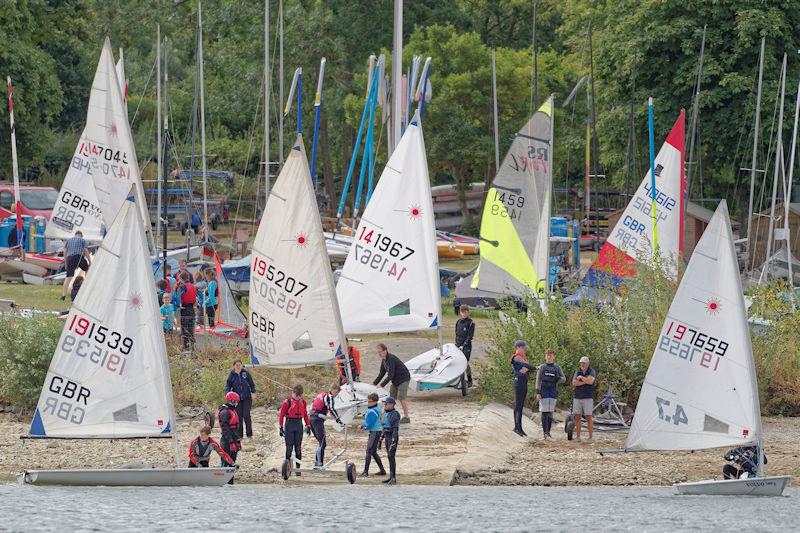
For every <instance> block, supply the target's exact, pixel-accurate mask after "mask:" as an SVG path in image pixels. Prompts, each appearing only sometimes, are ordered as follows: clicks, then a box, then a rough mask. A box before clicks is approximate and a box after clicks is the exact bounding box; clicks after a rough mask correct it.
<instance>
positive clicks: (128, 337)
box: [30, 202, 174, 438]
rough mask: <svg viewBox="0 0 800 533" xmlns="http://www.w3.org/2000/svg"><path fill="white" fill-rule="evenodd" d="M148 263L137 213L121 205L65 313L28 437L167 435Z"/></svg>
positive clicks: (163, 365) (165, 372) (161, 349)
mask: <svg viewBox="0 0 800 533" xmlns="http://www.w3.org/2000/svg"><path fill="white" fill-rule="evenodd" d="M149 263H150V259H149V256H148V254H147V243H146V241H145V234H144V231H143V227H142V221H141V218H140V216H139V213H138V210H137V208H136V206H135V205H134V204H133V202H126V203H125V205H123V206H122V208H121V209H120V212H119V215H118V217H117V219H116V220H115V221H114V223H113V224H112V225H111V227H110V228H109V231H108V235H107V236H106V238H105V239H104V240H103V243H102V245H101V246H100V249H99V250H98V251H97V253H96V254H95V256H94V260H93V261H92V268H91V269H90V271H89V273H88V275H87V276H86V281H85V282H84V284H83V286H82V287H81V290H80V292H79V293H78V296H77V298H76V299H75V302H74V303H73V305H72V308H71V309H70V312H69V314H68V315H67V319H66V322H65V324H64V330H63V331H62V332H61V338H60V339H59V341H58V348H57V349H56V352H55V354H53V359H52V361H51V362H50V368H49V370H48V372H47V377H46V378H45V382H44V387H43V389H42V394H41V396H40V397H39V403H38V404H37V406H36V412H35V414H34V417H33V422H32V424H31V428H30V435H31V436H37V437H72V438H125V437H159V436H171V428H173V427H174V420H173V416H174V407H173V401H172V384H171V383H170V374H169V365H168V363H167V348H166V345H165V343H164V333H163V330H162V326H161V319H160V312H159V306H158V303H157V302H156V288H155V284H154V283H153V276H152V273H151V267H150V264H149Z"/></svg>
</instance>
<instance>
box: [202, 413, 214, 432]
mask: <svg viewBox="0 0 800 533" xmlns="http://www.w3.org/2000/svg"><path fill="white" fill-rule="evenodd" d="M203 421H204V422H205V423H206V425H207V426H208V427H210V428H212V429H213V428H214V415H212V414H211V413H210V412H208V411H206V414H205V415H203Z"/></svg>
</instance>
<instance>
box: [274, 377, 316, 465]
mask: <svg viewBox="0 0 800 533" xmlns="http://www.w3.org/2000/svg"><path fill="white" fill-rule="evenodd" d="M303 422H305V426H306V435H310V434H311V422H310V421H309V419H308V407H307V405H306V401H305V400H304V399H303V386H302V385H300V384H297V385H295V386H294V387H292V394H291V395H290V396H289V397H288V398H286V399H285V400H283V403H282V404H281V409H280V411H279V412H278V425H279V426H280V429H279V430H278V432H279V433H280V436H281V437H283V439H284V442H285V443H286V460H287V461H288V460H291V458H292V451H294V458H295V468H297V469H298V471H296V472H295V473H296V474H297V475H298V476H299V475H300V472H299V468H300V461H301V460H302V458H303V457H302V456H303V452H302V447H303Z"/></svg>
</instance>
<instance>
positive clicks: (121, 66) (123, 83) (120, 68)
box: [115, 48, 128, 111]
mask: <svg viewBox="0 0 800 533" xmlns="http://www.w3.org/2000/svg"><path fill="white" fill-rule="evenodd" d="M115 70H116V71H117V81H119V90H120V92H121V93H122V101H123V103H124V104H125V110H126V111H127V110H128V78H127V76H125V58H124V56H123V54H122V48H120V49H119V59H118V60H117V65H116V67H115Z"/></svg>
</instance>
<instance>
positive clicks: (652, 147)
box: [647, 96, 660, 265]
mask: <svg viewBox="0 0 800 533" xmlns="http://www.w3.org/2000/svg"><path fill="white" fill-rule="evenodd" d="M654 130H655V128H654V127H653V97H652V96H651V97H650V98H648V99H647V135H648V140H649V146H650V199H651V201H652V207H651V209H650V211H651V214H652V216H653V259H654V264H656V265H658V264H659V262H660V261H659V259H660V255H659V253H658V213H657V212H656V207H657V203H656V198H657V196H658V193H657V192H656V149H655V131H654Z"/></svg>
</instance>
